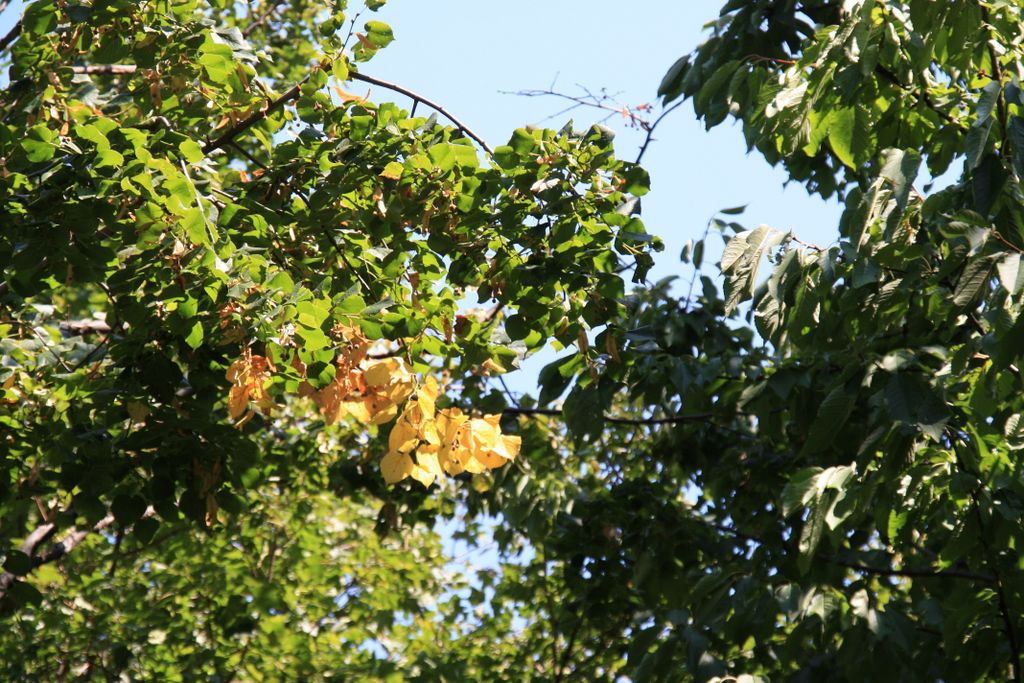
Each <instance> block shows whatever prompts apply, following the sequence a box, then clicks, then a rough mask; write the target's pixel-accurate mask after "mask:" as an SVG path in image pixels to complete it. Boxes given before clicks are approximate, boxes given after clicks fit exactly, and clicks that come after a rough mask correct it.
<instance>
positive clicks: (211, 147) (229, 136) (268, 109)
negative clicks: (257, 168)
mask: <svg viewBox="0 0 1024 683" xmlns="http://www.w3.org/2000/svg"><path fill="white" fill-rule="evenodd" d="M307 80H309V76H306V77H305V78H303V79H302V80H301V81H299V82H298V83H296V84H295V85H293V86H292V87H290V88H289V89H288V90H287V91H285V93H284V94H283V95H281V96H280V97H278V98H277V99H276V100H274V101H273V102H270V103H269V104H267V106H265V107H263V108H262V109H259V110H257V111H256V112H254V113H252V114H250V115H249V116H247V117H245V118H244V119H242V120H241V121H239V122H238V123H236V124H235V125H233V126H231V127H230V128H228V129H227V130H226V131H224V132H223V133H222V134H221V135H220V137H218V138H215V139H213V140H210V141H209V142H207V143H206V144H205V145H203V152H204V153H205V154H209V153H210V152H213V151H215V150H218V149H220V148H221V147H223V146H225V145H226V144H228V143H229V142H231V141H232V140H234V139H235V138H236V137H238V136H239V135H241V134H242V133H244V132H245V131H247V130H249V129H250V128H252V127H253V126H255V125H256V124H257V123H259V122H260V121H262V120H264V119H265V118H267V117H268V116H270V114H272V113H274V112H275V111H277V110H278V109H280V108H281V107H283V106H284V105H285V104H287V103H288V102H291V101H292V100H294V99H295V98H297V97H298V96H299V89H300V88H301V87H302V84H303V83H305V82H306V81H307Z"/></svg>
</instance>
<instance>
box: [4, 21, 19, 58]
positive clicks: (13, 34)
mask: <svg viewBox="0 0 1024 683" xmlns="http://www.w3.org/2000/svg"><path fill="white" fill-rule="evenodd" d="M20 33H21V21H20V20H19V21H18V23H16V24H15V25H14V26H12V27H11V30H10V31H8V32H7V35H6V36H4V37H3V38H0V52H2V51H3V50H6V49H7V46H8V45H10V44H11V43H13V42H14V39H15V38H17V37H18V35H19V34H20Z"/></svg>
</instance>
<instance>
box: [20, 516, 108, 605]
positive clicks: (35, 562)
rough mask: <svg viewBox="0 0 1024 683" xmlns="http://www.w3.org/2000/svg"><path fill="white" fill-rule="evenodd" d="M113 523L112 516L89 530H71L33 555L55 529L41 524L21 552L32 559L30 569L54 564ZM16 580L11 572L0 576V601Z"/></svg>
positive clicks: (52, 526) (31, 534)
mask: <svg viewBox="0 0 1024 683" xmlns="http://www.w3.org/2000/svg"><path fill="white" fill-rule="evenodd" d="M113 523H114V516H113V515H107V516H106V517H104V518H103V519H101V520H100V521H98V522H96V524H94V525H93V526H92V528H90V529H74V528H72V529H71V530H70V531H69V532H68V534H67V536H65V537H64V538H63V540H61V541H60V542H58V543H54V544H53V545H51V546H50V547H49V548H47V549H46V551H45V552H43V553H40V554H38V555H35V554H34V551H35V548H36V547H37V546H38V545H39V543H40V542H42V540H43V539H45V538H46V537H48V536H49V535H50V534H51V533H53V530H54V528H55V527H54V525H53V524H43V525H42V526H40V527H39V528H37V529H35V530H34V531H33V532H32V533H30V534H29V535H28V537H27V538H26V539H25V542H24V543H23V544H22V552H24V553H25V554H26V555H30V556H31V557H32V569H36V568H37V567H41V566H43V565H44V564H50V563H51V562H56V561H57V560H59V559H61V558H62V557H64V556H65V555H67V554H68V553H70V552H71V551H72V550H74V549H75V548H76V547H77V546H78V545H79V544H80V543H81V542H82V541H84V540H85V538H86V537H87V536H88V535H89V534H91V533H95V532H99V531H103V530H104V529H106V528H107V527H108V526H110V525H111V524H113ZM17 579H18V577H17V576H15V575H14V574H12V573H11V572H4V573H3V574H0V600H2V599H3V598H4V597H5V596H6V594H7V589H8V588H10V587H11V584H13V583H14V582H15V581H17Z"/></svg>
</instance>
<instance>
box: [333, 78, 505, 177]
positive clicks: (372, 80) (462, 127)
mask: <svg viewBox="0 0 1024 683" xmlns="http://www.w3.org/2000/svg"><path fill="white" fill-rule="evenodd" d="M349 78H350V79H352V80H353V81H362V82H363V83H369V84H371V85H377V86H380V87H381V88H387V89H388V90H394V91H395V92H397V93H401V94H402V95H405V96H406V97H410V98H412V99H413V100H414V101H416V102H421V103H423V104H425V105H427V106H428V107H430V108H431V109H433V110H434V111H436V112H437V113H438V114H440V115H441V116H443V117H445V118H446V119H448V121H450V122H451V123H452V125H454V126H455V127H456V128H458V129H459V130H460V131H462V133H463V134H464V135H465V136H466V137H468V138H470V139H471V140H473V141H474V142H476V144H478V145H480V147H481V148H482V149H483V150H484V151H485V152H487V156H492V157H493V156H494V150H493V149H491V148H490V146H489V145H488V144H487V143H486V142H484V139H483V138H482V137H480V136H479V135H477V134H476V133H474V132H473V131H472V130H471V129H470V128H469V127H468V126H467V125H466V124H464V123H463V122H462V121H459V120H458V119H457V118H455V117H454V116H453V115H452V114H451V113H450V112H448V110H446V109H445V108H444V107H442V106H441V105H440V104H437V103H436V102H432V101H430V100H428V99H427V98H426V97H423V96H422V95H419V94H417V93H414V92H413V91H411V90H409V89H407V88H403V87H402V86H400V85H397V84H395V83H389V82H388V81H382V80H380V79H379V78H374V77H373V76H367V75H366V74H361V73H350V74H349Z"/></svg>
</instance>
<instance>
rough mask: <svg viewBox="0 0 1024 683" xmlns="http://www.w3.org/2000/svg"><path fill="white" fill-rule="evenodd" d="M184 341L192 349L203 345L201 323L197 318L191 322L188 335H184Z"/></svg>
mask: <svg viewBox="0 0 1024 683" xmlns="http://www.w3.org/2000/svg"><path fill="white" fill-rule="evenodd" d="M185 343H186V344H188V345H189V346H190V347H191V348H193V349H198V348H199V347H200V346H202V345H203V325H202V323H200V322H199V321H198V320H197V321H196V322H194V323H193V324H192V327H191V329H190V330H189V332H188V335H187V336H186V337H185Z"/></svg>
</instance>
